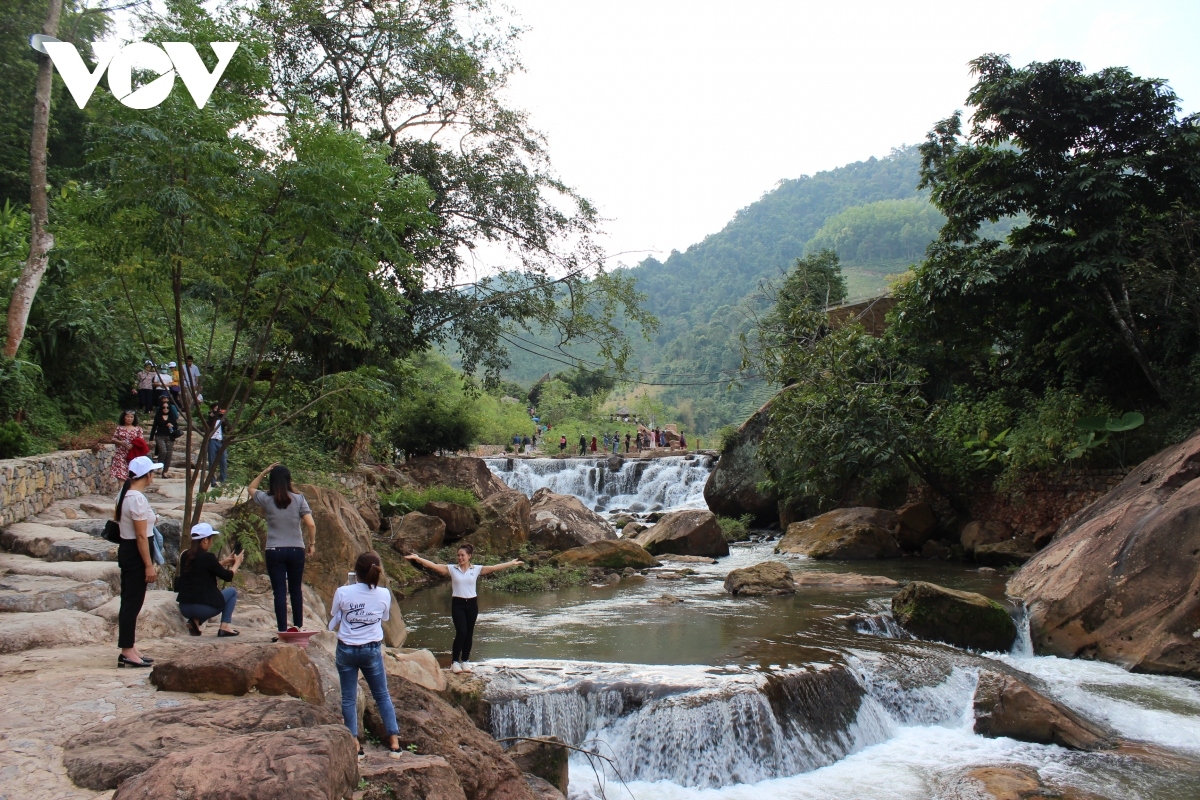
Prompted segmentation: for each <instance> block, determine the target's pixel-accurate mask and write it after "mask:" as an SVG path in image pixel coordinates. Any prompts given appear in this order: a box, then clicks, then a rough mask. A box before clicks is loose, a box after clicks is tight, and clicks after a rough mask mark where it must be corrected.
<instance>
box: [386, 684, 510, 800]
mask: <svg viewBox="0 0 1200 800" xmlns="http://www.w3.org/2000/svg"><path fill="white" fill-rule="evenodd" d="M388 691H389V692H390V693H391V695H392V703H393V704H394V705H395V708H396V721H397V722H398V723H399V725H400V742H401V744H404V745H407V744H415V745H416V746H417V752H418V753H421V754H422V755H431V756H441V757H442V758H444V759H446V761H448V762H449V763H450V766H451V767H453V768H454V771H455V772H456V773H457V774H458V777H459V779H460V780H461V782H462V784H461V785H462V788H463V792H464V793H465V794H466V796H467V800H534V797H533V794H532V793H531V792H530V790H529V787H528V785H527V784H526V783H525V778H524V776H523V775H522V774H521V770H520V769H519V768H518V767H517V765H516V764H515V763H513V760H512V759H511V758H509V757H508V756H507V755H505V753H504V751H503V750H502V749H501V748H500V745H499V744H497V743H496V740H495V739H493V738H492V737H491V736H488V735H487V734H486V733H484V732H483V731H481V730H479V728H477V727H475V724H474V723H473V722H472V721H471V718H470V717H468V716H467V714H466V712H464V711H463V710H462V709H460V708H456V707H454V706H452V705H450V704H449V703H447V702H446V701H445V700H442V699H441V698H440V697H438V696H437V695H436V694H434V693H433V692H431V691H429V690H428V689H425V688H422V687H420V686H417V685H416V684H415V683H411V682H410V681H406V680H404V679H403V678H397V677H396V676H394V675H391V676H388ZM382 723H383V721H382V719H380V717H379V712H378V710H377V709H376V708H375V706H374V702H373V701H371V703H370V704H369V706H368V709H367V714H366V724H367V726H368V728H369V729H370V730H371V732H372V733H374V734H375V735H376V736H381V737H382V736H384V735H386V733H387V732H386V730H385V729H384V728H383V724H382Z"/></svg>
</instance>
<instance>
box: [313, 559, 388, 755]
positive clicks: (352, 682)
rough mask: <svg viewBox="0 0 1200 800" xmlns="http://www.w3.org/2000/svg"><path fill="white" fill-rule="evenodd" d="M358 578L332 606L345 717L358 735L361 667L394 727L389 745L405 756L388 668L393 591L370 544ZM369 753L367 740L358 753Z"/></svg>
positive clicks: (338, 593)
mask: <svg viewBox="0 0 1200 800" xmlns="http://www.w3.org/2000/svg"><path fill="white" fill-rule="evenodd" d="M354 574H355V575H356V576H357V577H358V582H357V583H352V584H350V585H348V586H341V587H339V588H338V590H337V591H336V592H334V593H333V605H332V607H331V608H330V609H329V630H331V631H337V637H338V644H337V658H336V661H337V670H338V679H339V681H340V683H341V685H342V721H344V722H345V723H346V727H347V728H349V729H350V733H351V734H352V735H353V736H354V737H355V738H358V672H359V670H362V674H363V678H365V679H366V681H367V686H368V687H370V689H371V695H372V696H373V697H374V698H375V705H376V706H378V707H379V715H380V716H381V717H383V724H384V727H386V728H387V732H388V749H389V750H390V751H391V755H392V757H393V758H399V757H400V726H399V724H397V722H396V708H395V706H393V705H392V697H391V695H389V694H388V687H387V673H386V672H385V671H384V669H383V623H384V621H385V620H387V619H388V618H389V617H390V612H391V608H392V595H391V593H390V592H388V590H387V589H385V588H383V587H382V586H380V585H379V579H380V578H381V577H382V576H383V564H382V562H380V560H379V554H378V553H376V552H375V551H373V550H368V551H367V552H365V553H363V554H362V555H360V556H359V557H358V560H357V561H355V562H354ZM363 756H364V753H363V748H362V745H361V744H360V745H359V746H358V757H359V758H360V759H361V758H362V757H363Z"/></svg>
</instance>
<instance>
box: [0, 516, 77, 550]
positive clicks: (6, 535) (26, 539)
mask: <svg viewBox="0 0 1200 800" xmlns="http://www.w3.org/2000/svg"><path fill="white" fill-rule="evenodd" d="M91 539H92V537H91V536H88V535H87V534H86V533H80V532H79V531H73V530H71V529H70V528H54V527H51V526H49V525H42V524H40V523H37V522H17V523H14V524H12V525H9V526H8V527H7V528H5V529H4V532H3V533H0V547H3V548H4V549H5V550H8V551H9V552H10V553H18V554H20V555H26V556H33V557H34V558H45V557H46V555H47V554H48V553H49V552H50V548H51V547H52V546H54V545H55V544H58V543H60V542H67V541H71V540H84V541H86V540H91Z"/></svg>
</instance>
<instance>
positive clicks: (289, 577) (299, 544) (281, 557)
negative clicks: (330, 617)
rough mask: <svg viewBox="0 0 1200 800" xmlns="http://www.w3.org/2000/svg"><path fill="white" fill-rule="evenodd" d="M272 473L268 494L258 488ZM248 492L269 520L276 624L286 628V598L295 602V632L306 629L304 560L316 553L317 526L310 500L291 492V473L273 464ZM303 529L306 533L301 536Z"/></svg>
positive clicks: (269, 570) (269, 567)
mask: <svg viewBox="0 0 1200 800" xmlns="http://www.w3.org/2000/svg"><path fill="white" fill-rule="evenodd" d="M268 473H270V478H269V479H268V481H267V488H268V491H266V492H260V491H258V484H260V483H261V482H262V479H263V478H264V477H266V476H267V474H268ZM246 488H247V491H249V493H250V496H251V497H253V498H254V502H256V503H258V504H259V505H260V506H262V510H263V515H264V516H265V517H266V518H267V548H266V553H265V556H266V562H267V575H269V576H270V578H271V591H272V592H274V594H275V623H276V625H277V626H278V629H279V630H280V631H286V630H289V628H288V627H287V598H288V596H289V595H291V598H292V628H291V629H290V630H299V629H301V628H303V627H304V559H305V556H307V557H308V558H312V556H313V554H314V553H315V552H316V539H317V524H316V523H315V522H313V516H312V509H310V508H309V507H308V500H306V499H305V498H304V495H302V494H299V493H298V492H296V491H295V490H294V489H293V488H292V473H291V472H290V471H289V470H288V468H287V467H285V466H283V465H282V464H278V463H276V464H272V465H271V466H269V467H267V468H266V469H264V470H263V471H262V472H260V473H258V477H256V478H255V479H254V480H252V481H250V485H249V486H248V487H246ZM301 526H303V528H304V530H303V532H301Z"/></svg>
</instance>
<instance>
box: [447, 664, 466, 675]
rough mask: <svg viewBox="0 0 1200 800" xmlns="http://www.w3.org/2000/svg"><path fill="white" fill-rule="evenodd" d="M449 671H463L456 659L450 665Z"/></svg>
mask: <svg viewBox="0 0 1200 800" xmlns="http://www.w3.org/2000/svg"><path fill="white" fill-rule="evenodd" d="M450 671H451V672H453V673H455V674H458V673H460V672H462V671H463V668H462V664H459V663H458V662H457V661H455V662H454V663H453V664H451V665H450Z"/></svg>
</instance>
